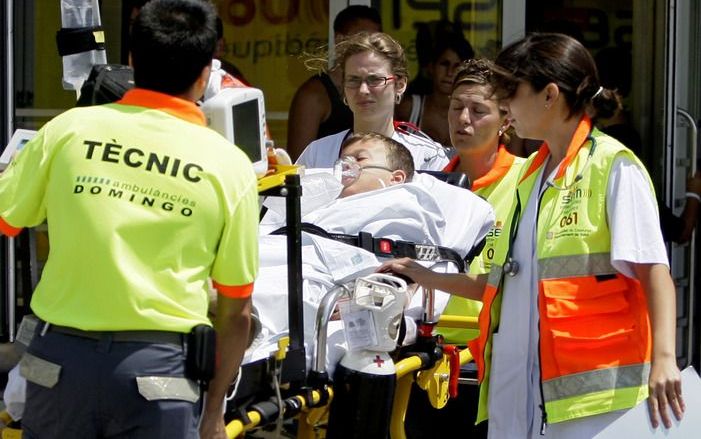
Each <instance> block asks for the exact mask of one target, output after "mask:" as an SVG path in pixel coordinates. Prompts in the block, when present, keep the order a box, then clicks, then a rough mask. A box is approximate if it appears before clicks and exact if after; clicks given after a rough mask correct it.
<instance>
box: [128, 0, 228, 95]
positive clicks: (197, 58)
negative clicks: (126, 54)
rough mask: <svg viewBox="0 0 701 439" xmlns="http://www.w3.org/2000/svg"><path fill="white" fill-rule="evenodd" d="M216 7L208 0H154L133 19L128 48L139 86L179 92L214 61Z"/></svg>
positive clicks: (188, 86)
mask: <svg viewBox="0 0 701 439" xmlns="http://www.w3.org/2000/svg"><path fill="white" fill-rule="evenodd" d="M216 17H217V15H216V11H215V10H214V7H213V6H212V4H211V3H210V2H209V1H203V0H151V1H149V2H148V3H146V4H145V5H144V7H143V8H141V11H140V12H139V15H137V16H136V18H135V19H134V23H133V25H132V29H131V37H130V40H129V50H130V51H131V60H132V65H133V67H134V83H135V85H136V86H137V87H140V88H146V89H150V90H154V91H159V92H162V93H167V94H171V95H177V94H181V93H184V92H186V91H187V90H188V89H189V88H190V87H192V85H193V84H194V83H195V81H196V80H197V78H198V77H199V75H200V74H201V73H202V69H204V68H205V67H206V66H207V65H209V64H211V62H212V57H213V56H214V50H215V47H216V43H217V30H216Z"/></svg>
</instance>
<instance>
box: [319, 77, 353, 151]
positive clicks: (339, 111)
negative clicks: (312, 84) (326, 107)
mask: <svg viewBox="0 0 701 439" xmlns="http://www.w3.org/2000/svg"><path fill="white" fill-rule="evenodd" d="M317 79H319V81H321V83H322V84H323V86H324V88H325V89H326V94H328V95H329V100H330V101H331V114H329V117H328V119H326V120H325V121H323V122H321V124H319V131H317V133H316V138H317V139H320V138H322V137H326V136H328V135H331V134H336V133H338V132H339V131H343V130H349V129H352V128H353V112H352V111H351V110H350V108H348V106H347V105H346V104H344V103H343V100H342V98H341V95H340V94H339V93H338V89H337V88H336V86H335V85H334V83H333V81H331V78H330V77H329V75H327V74H326V73H321V74H319V75H317Z"/></svg>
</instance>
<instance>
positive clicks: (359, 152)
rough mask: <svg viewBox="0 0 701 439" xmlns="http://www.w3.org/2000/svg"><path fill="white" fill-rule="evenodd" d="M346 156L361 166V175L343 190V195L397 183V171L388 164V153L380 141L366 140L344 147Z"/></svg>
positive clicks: (346, 195)
mask: <svg viewBox="0 0 701 439" xmlns="http://www.w3.org/2000/svg"><path fill="white" fill-rule="evenodd" d="M343 156H344V157H352V158H353V159H355V161H356V162H357V163H358V165H359V166H360V175H359V176H358V178H357V179H356V180H355V181H354V182H350V184H349V185H348V186H346V187H345V188H344V189H343V191H342V192H341V195H340V196H341V197H348V196H350V195H355V194H362V193H364V192H369V191H372V190H375V189H381V188H383V187H387V186H391V185H393V184H397V181H396V177H395V173H396V172H397V171H392V170H391V169H390V168H389V167H388V166H387V154H386V152H385V147H384V145H383V144H382V143H381V142H379V141H373V140H365V141H360V142H357V143H354V144H352V145H350V146H348V147H346V148H344V149H343Z"/></svg>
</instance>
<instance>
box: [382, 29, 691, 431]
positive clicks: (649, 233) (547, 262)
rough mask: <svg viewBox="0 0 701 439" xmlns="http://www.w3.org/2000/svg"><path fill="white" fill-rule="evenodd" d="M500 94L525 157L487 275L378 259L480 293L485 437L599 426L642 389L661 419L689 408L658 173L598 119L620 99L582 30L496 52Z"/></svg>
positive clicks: (449, 287) (637, 399) (475, 344)
mask: <svg viewBox="0 0 701 439" xmlns="http://www.w3.org/2000/svg"><path fill="white" fill-rule="evenodd" d="M495 64H496V66H497V68H498V75H496V76H495V86H496V90H497V96H498V97H499V98H502V99H504V100H505V103H506V105H507V107H508V112H509V114H508V116H509V118H510V119H511V124H512V126H513V127H514V129H515V130H516V134H518V135H519V136H520V137H522V138H541V139H544V143H543V146H542V147H541V149H540V150H539V151H538V153H537V154H534V155H532V156H531V157H529V159H528V160H527V161H526V163H524V165H523V168H522V169H523V171H522V172H521V175H520V176H519V182H518V186H517V190H516V197H515V198H514V201H513V203H512V206H511V209H510V213H509V215H508V216H507V218H508V221H507V222H506V223H505V224H504V227H503V230H502V234H501V237H500V238H499V240H498V241H497V243H496V246H495V251H494V258H493V260H492V269H491V271H490V274H489V280H487V278H486V276H484V275H482V276H477V277H475V276H472V275H470V276H464V275H463V276H460V277H456V276H453V277H448V275H443V277H437V276H435V275H434V274H432V273H431V272H428V273H427V272H426V271H425V270H424V269H423V267H421V266H420V265H418V264H416V263H415V262H413V261H411V260H407V259H403V260H396V261H393V262H389V263H387V264H385V265H384V266H383V267H381V270H382V271H394V272H399V273H401V274H404V275H407V276H409V277H411V278H412V279H414V280H415V281H417V282H418V283H419V284H421V285H428V286H433V287H435V288H439V289H442V290H444V291H452V292H454V293H456V294H459V295H463V296H464V297H469V298H480V297H482V301H483V308H482V311H481V313H480V319H479V323H480V337H479V338H478V339H477V340H473V341H472V342H470V344H469V347H470V350H471V351H472V353H473V355H474V357H475V361H476V363H477V365H478V368H479V373H478V378H479V381H480V383H481V387H480V410H479V413H478V421H483V420H485V419H487V418H489V436H490V437H494V438H502V437H531V438H538V437H543V436H544V437H546V438H548V437H552V438H558V439H561V438H565V439H566V438H581V437H594V436H596V434H597V433H599V432H601V431H602V430H603V429H604V428H606V427H607V426H608V425H610V424H611V423H612V422H614V421H615V420H616V419H618V418H620V417H621V416H622V415H623V414H625V413H626V412H628V410H629V409H631V408H632V407H635V406H637V405H638V404H640V403H642V402H643V401H647V404H648V408H649V412H650V420H651V423H652V427H653V428H657V427H658V426H659V423H660V420H661V421H662V423H663V424H664V426H665V427H666V428H671V427H672V416H670V410H671V412H672V413H673V416H674V417H676V418H677V419H681V418H682V416H683V412H684V409H685V406H684V401H683V399H682V389H681V378H680V372H679V369H678V367H677V364H676V355H675V325H676V305H675V294H676V293H675V288H674V283H673V281H672V278H671V276H670V273H669V267H668V262H667V254H666V251H665V246H664V243H663V240H662V234H661V232H660V227H659V218H658V215H657V206H656V202H655V197H654V194H653V191H652V184H651V182H650V179H649V177H648V175H647V172H646V171H645V168H644V167H643V166H642V164H641V163H640V161H639V160H638V159H637V158H636V157H635V155H634V154H633V153H632V152H631V151H630V150H629V149H627V148H626V147H625V146H623V145H622V144H621V143H620V142H618V141H616V140H615V139H613V138H611V137H609V136H607V135H606V134H604V133H602V132H601V131H599V130H598V129H596V128H595V127H594V126H593V125H592V121H591V120H592V117H597V116H600V117H607V116H610V115H611V114H613V112H614V111H615V110H616V109H617V108H618V107H619V106H620V100H619V98H618V96H617V95H616V94H615V92H614V91H613V90H609V89H606V88H604V87H602V86H601V85H600V83H599V78H598V74H597V71H596V65H595V64H594V60H593V58H592V57H591V55H590V54H589V52H588V51H587V50H586V49H585V48H584V46H582V45H581V43H579V42H577V40H575V39H573V38H571V37H568V36H565V35H562V34H531V35H529V36H527V37H525V38H524V39H522V40H519V41H517V42H515V43H512V44H511V45H509V46H507V47H506V48H504V49H503V50H502V51H501V52H500V53H499V55H498V56H497V58H496V60H495Z"/></svg>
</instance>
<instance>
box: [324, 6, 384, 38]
mask: <svg viewBox="0 0 701 439" xmlns="http://www.w3.org/2000/svg"><path fill="white" fill-rule="evenodd" d="M358 20H370V21H372V22H373V23H376V24H377V25H378V26H379V27H380V29H382V19H381V18H380V13H379V12H377V9H375V8H372V7H370V6H364V5H351V6H348V7H347V8H345V9H343V10H342V11H341V12H339V13H338V14H337V15H336V18H335V19H334V20H333V31H334V32H335V33H338V34H346V33H348V28H349V27H350V25H351V24H353V23H354V22H356V21H358Z"/></svg>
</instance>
